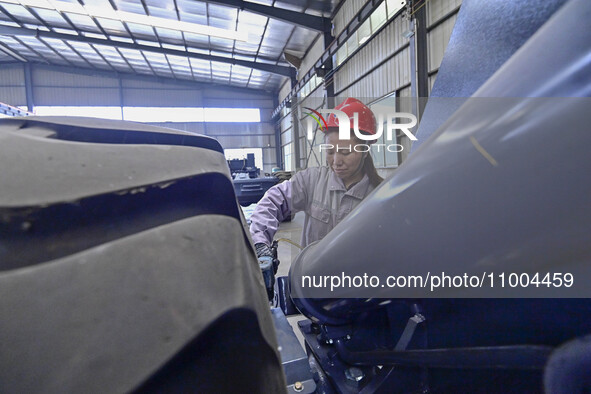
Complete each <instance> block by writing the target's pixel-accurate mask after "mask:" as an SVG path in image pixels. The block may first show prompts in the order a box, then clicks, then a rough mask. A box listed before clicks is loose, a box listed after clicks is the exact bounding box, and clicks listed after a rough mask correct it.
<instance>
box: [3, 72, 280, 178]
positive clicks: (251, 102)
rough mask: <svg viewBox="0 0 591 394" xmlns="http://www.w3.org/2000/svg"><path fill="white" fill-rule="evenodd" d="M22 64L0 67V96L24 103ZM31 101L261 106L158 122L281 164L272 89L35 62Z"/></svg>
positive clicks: (268, 164) (266, 165) (267, 169)
mask: <svg viewBox="0 0 591 394" xmlns="http://www.w3.org/2000/svg"><path fill="white" fill-rule="evenodd" d="M24 75H25V74H24V66H23V65H21V64H15V65H3V66H2V68H0V101H2V102H5V103H7V104H10V105H12V106H25V105H26V101H27V100H26V89H25V76H24ZM31 79H32V92H33V102H34V103H35V105H38V106H138V107H202V106H203V107H219V108H259V109H260V112H261V122H260V123H158V125H161V126H164V127H169V128H174V129H179V130H186V131H191V132H197V133H201V134H206V135H210V136H212V137H214V138H216V139H217V140H218V141H219V142H220V143H221V144H222V146H223V147H224V148H262V149H263V163H264V168H263V169H262V170H263V171H264V172H271V169H272V168H273V167H275V166H276V165H277V163H276V162H277V158H276V151H275V129H274V123H273V122H272V121H271V114H272V112H273V110H274V101H273V95H272V94H270V93H265V92H256V91H247V90H243V89H233V88H229V87H224V86H219V87H212V86H207V85H203V84H192V83H181V82H176V81H171V82H166V81H164V80H161V81H158V80H150V79H148V78H135V77H127V76H122V77H118V76H116V75H114V74H113V75H109V74H106V73H97V74H93V73H92V72H84V71H80V70H78V71H73V70H69V69H67V68H65V67H64V68H61V67H54V66H52V67H48V66H43V65H36V64H34V65H31Z"/></svg>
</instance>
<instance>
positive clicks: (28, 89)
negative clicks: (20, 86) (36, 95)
mask: <svg viewBox="0 0 591 394" xmlns="http://www.w3.org/2000/svg"><path fill="white" fill-rule="evenodd" d="M24 71H25V97H26V100H27V110H28V111H29V112H33V108H34V107H35V100H34V99H33V73H32V72H31V63H25V67H24Z"/></svg>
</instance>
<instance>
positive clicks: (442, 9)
mask: <svg viewBox="0 0 591 394" xmlns="http://www.w3.org/2000/svg"><path fill="white" fill-rule="evenodd" d="M460 4H462V0H429V2H428V4H427V26H431V25H432V24H433V23H435V22H437V21H438V20H439V19H441V18H442V17H444V16H445V15H447V14H449V13H450V12H451V11H453V10H454V9H456V8H457V7H458V6H459V5H460Z"/></svg>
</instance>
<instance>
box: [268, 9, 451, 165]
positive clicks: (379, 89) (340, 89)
mask: <svg viewBox="0 0 591 394" xmlns="http://www.w3.org/2000/svg"><path fill="white" fill-rule="evenodd" d="M366 3H367V1H366V0H346V1H345V3H344V4H343V6H342V7H341V8H340V9H339V11H338V12H337V14H336V15H335V18H334V19H333V25H334V34H335V36H338V34H339V33H341V32H342V31H343V30H344V28H345V27H346V26H347V24H348V23H349V22H350V21H351V20H352V19H353V18H354V17H355V15H356V14H357V13H358V12H359V11H360V10H361V8H362V7H363V6H364V5H365V4H366ZM393 3H394V2H392V4H393ZM460 4H461V0H427V1H426V10H427V13H426V14H427V45H428V53H427V58H428V70H427V72H428V75H429V83H430V86H433V83H434V81H435V78H436V75H437V70H438V69H439V66H440V64H441V61H442V59H443V53H444V52H445V49H446V47H447V43H448V41H449V37H450V36H451V32H452V30H453V26H454V24H455V20H456V15H457V12H458V10H459V6H460ZM408 26H409V23H408V19H405V18H404V17H403V15H402V14H400V15H398V16H397V17H396V18H394V20H391V21H389V22H387V24H386V26H385V27H384V28H383V29H382V30H381V31H380V32H379V33H378V34H377V35H376V36H374V37H373V38H372V39H371V40H370V41H368V42H367V43H366V44H365V45H364V46H362V47H361V49H359V50H358V51H357V52H356V53H355V54H354V55H353V56H352V57H350V58H348V59H347V60H346V61H345V62H344V63H343V64H342V65H341V66H340V68H339V69H338V70H337V71H336V72H335V74H334V78H333V79H332V80H328V81H326V83H332V84H334V91H335V95H336V96H340V97H358V98H363V99H364V100H366V101H368V102H374V101H378V100H379V99H381V98H383V97H386V96H389V95H391V94H393V93H395V94H396V95H397V96H398V97H401V98H407V99H403V100H400V108H399V110H400V111H401V112H412V109H411V104H410V103H411V97H412V92H411V88H410V83H411V57H410V45H409V39H408V38H405V37H404V35H403V33H404V32H405V31H406V30H408ZM411 39H414V38H411ZM315 52H318V54H315ZM321 52H322V51H321V50H320V49H319V48H316V46H315V50H314V51H310V53H309V54H308V55H307V56H306V58H305V59H304V60H303V64H306V65H308V64H314V62H316V61H317V59H318V57H319V54H320V53H321ZM412 61H414V59H412ZM288 85H289V84H286V86H284V87H283V89H282V90H281V94H280V96H279V98H280V100H282V99H283V98H284V97H286V96H287V94H288V92H289V89H287V86H288ZM323 94H324V88H322V87H321V88H319V89H317V90H316V91H314V92H313V94H310V96H308V97H306V99H305V100H304V104H305V103H307V101H306V100H311V101H313V100H312V98H313V97H322V96H323ZM306 106H310V107H315V106H314V105H306ZM289 121H290V118H289V117H288V118H284V119H283V120H282V121H281V130H282V132H283V136H284V138H282V144H285V143H287V142H286V141H291V139H290V138H291V135H290V132H289V131H290V130H291V125H290V124H289ZM287 135H289V137H290V138H287ZM300 137H301V157H302V163H301V164H302V166H304V165H305V158H306V156H307V155H309V144H307V143H305V142H306V141H305V139H304V138H305V136H304V135H301V136H300ZM400 143H401V144H402V145H404V151H403V153H402V160H404V159H405V158H406V154H407V152H408V151H410V141H408V140H406V139H403V140H401V141H400ZM317 164H318V163H317V162H316V161H315V160H314V159H313V158H312V160H310V163H309V164H308V165H309V166H312V165H317Z"/></svg>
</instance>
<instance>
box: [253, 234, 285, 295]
mask: <svg viewBox="0 0 591 394" xmlns="http://www.w3.org/2000/svg"><path fill="white" fill-rule="evenodd" d="M277 245H278V242H277V241H273V243H272V244H271V247H269V246H267V245H265V244H263V243H257V244H256V245H255V248H256V252H257V256H258V259H259V266H260V267H261V271H262V273H263V280H264V282H265V288H266V289H267V297H268V298H269V301H272V300H273V299H274V298H275V274H276V273H277V268H278V267H279V260H278V259H277Z"/></svg>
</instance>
